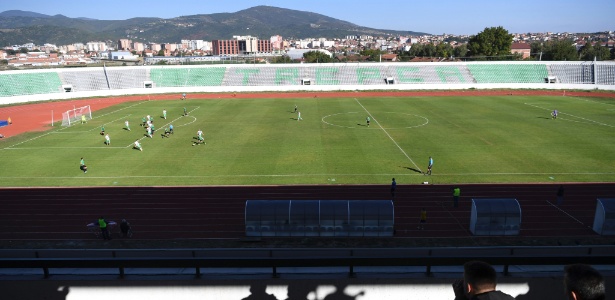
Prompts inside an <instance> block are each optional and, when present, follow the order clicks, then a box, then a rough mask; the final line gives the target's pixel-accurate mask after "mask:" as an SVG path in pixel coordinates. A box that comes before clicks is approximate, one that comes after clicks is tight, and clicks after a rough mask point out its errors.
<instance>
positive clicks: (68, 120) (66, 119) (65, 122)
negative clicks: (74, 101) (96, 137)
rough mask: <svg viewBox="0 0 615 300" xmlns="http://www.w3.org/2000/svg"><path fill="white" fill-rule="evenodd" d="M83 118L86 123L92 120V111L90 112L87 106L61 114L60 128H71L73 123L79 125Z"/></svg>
mask: <svg viewBox="0 0 615 300" xmlns="http://www.w3.org/2000/svg"><path fill="white" fill-rule="evenodd" d="M83 116H85V120H86V121H88V120H91V119H92V110H90V106H89V105H86V106H82V107H77V108H74V109H71V110H67V111H66V112H64V113H62V126H71V125H73V124H75V123H79V122H81V121H82V117H83Z"/></svg>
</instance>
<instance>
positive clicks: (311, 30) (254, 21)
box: [0, 6, 425, 46]
mask: <svg viewBox="0 0 615 300" xmlns="http://www.w3.org/2000/svg"><path fill="white" fill-rule="evenodd" d="M422 34H425V33H421V32H413V31H395V30H385V29H374V28H368V27H363V26H360V25H356V24H353V23H350V22H346V21H342V20H338V19H334V18H330V17H327V16H325V15H321V14H317V13H312V12H305V11H298V10H291V9H285V8H278V7H271V6H256V7H252V8H248V9H245V10H241V11H238V12H234V13H216V14H197V15H190V16H179V17H176V18H171V19H162V18H155V17H151V18H132V19H128V20H94V19H87V18H69V17H66V16H63V15H55V16H48V15H44V14H39V13H35V12H25V11H17V10H12V11H5V12H2V13H0V45H2V46H4V45H13V44H24V43H27V42H32V43H35V44H37V45H41V44H44V43H52V44H57V45H64V44H72V43H79V42H80V43H86V42H88V41H105V40H118V39H121V38H127V39H132V40H133V41H140V42H144V43H149V42H152V43H178V42H179V41H180V40H182V39H195V40H208V41H211V40H215V39H231V38H232V36H233V35H251V36H256V37H258V38H260V39H269V37H271V36H273V35H281V36H282V37H284V38H285V39H290V38H310V37H313V38H320V37H324V38H344V37H346V36H349V35H355V36H358V35H371V36H389V35H394V36H396V35H404V36H410V35H422Z"/></svg>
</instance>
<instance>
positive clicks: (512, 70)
mask: <svg viewBox="0 0 615 300" xmlns="http://www.w3.org/2000/svg"><path fill="white" fill-rule="evenodd" d="M468 68H469V69H470V72H471V73H472V75H473V76H474V78H475V79H476V82H478V83H543V82H544V80H545V78H547V76H548V72H547V68H546V66H545V65H542V64H533V65H516V64H471V65H468Z"/></svg>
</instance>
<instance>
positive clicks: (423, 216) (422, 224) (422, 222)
mask: <svg viewBox="0 0 615 300" xmlns="http://www.w3.org/2000/svg"><path fill="white" fill-rule="evenodd" d="M425 223H427V210H426V209H425V208H421V215H420V217H419V227H417V228H418V229H420V230H424V229H425Z"/></svg>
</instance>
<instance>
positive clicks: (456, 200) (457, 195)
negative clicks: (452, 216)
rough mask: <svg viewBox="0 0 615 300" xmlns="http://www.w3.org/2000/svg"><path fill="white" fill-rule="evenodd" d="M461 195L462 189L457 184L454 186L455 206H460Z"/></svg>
mask: <svg viewBox="0 0 615 300" xmlns="http://www.w3.org/2000/svg"><path fill="white" fill-rule="evenodd" d="M459 196H461V189H460V188H459V187H458V186H456V187H454V188H453V207H458V206H459Z"/></svg>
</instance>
